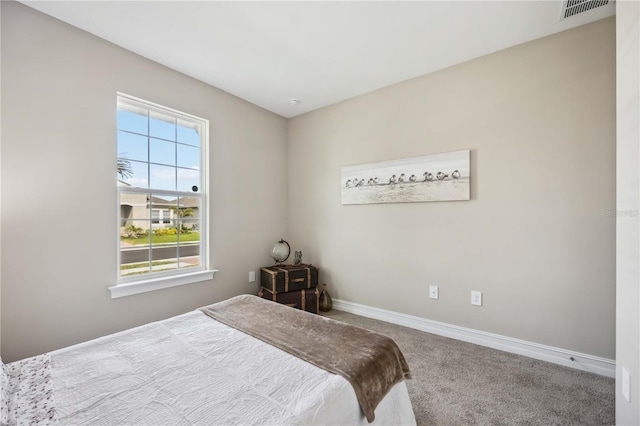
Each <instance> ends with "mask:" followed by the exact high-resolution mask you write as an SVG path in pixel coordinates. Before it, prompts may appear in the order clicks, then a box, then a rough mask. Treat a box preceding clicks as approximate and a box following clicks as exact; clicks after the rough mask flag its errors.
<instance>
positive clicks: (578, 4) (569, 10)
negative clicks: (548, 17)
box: [560, 0, 613, 21]
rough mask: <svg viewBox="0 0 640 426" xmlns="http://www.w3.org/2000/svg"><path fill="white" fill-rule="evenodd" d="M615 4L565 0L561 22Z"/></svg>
mask: <svg viewBox="0 0 640 426" xmlns="http://www.w3.org/2000/svg"><path fill="white" fill-rule="evenodd" d="M610 3H613V0H565V1H563V2H562V10H561V13H560V20H561V21H562V20H563V19H567V18H571V17H572V16H575V15H578V14H580V13H583V12H586V11H588V10H592V9H596V8H598V7H602V6H606V5H608V4H610Z"/></svg>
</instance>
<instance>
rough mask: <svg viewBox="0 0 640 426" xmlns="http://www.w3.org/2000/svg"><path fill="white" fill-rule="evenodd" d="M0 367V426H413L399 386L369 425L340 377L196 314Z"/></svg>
mask: <svg viewBox="0 0 640 426" xmlns="http://www.w3.org/2000/svg"><path fill="white" fill-rule="evenodd" d="M238 297H239V298H250V301H251V302H252V303H253V302H254V299H257V300H259V301H260V302H257V303H267V304H270V306H271V305H272V306H274V307H275V306H278V307H279V308H278V309H280V307H281V308H284V309H286V310H287V311H296V312H300V314H305V315H307V316H309V315H312V314H309V313H305V312H301V311H297V310H294V309H291V308H287V307H284V306H282V305H278V304H276V303H274V302H270V301H266V300H262V299H259V298H257V297H255V296H238ZM233 299H236V298H233ZM233 299H230V300H233ZM221 303H224V302H221ZM217 305H218V304H215V305H212V306H213V307H216V306H217ZM319 318H321V317H319ZM305 319H306V318H305ZM321 319H322V320H323V321H331V320H329V319H327V318H321ZM298 331H299V330H298ZM2 367H3V373H5V374H4V375H3V376H4V379H3V383H2V387H3V392H2V394H3V395H0V397H2V398H3V399H4V401H3V404H2V405H3V407H2V415H3V417H4V419H5V421H6V422H8V423H9V424H12V423H16V424H18V425H21V424H42V425H46V424H56V423H57V424H61V425H65V424H73V425H126V424H131V425H223V424H241V425H244V424H269V425H295V424H297V425H312V424H330V425H338V424H348V425H357V424H363V425H366V424H393V425H411V424H415V417H414V414H413V410H412V407H411V402H410V400H409V396H408V393H407V388H406V385H405V382H404V380H401V381H399V382H397V383H395V384H394V385H393V386H392V387H391V388H390V390H389V391H388V392H387V393H386V396H384V398H383V399H382V400H381V401H380V402H379V403H378V404H377V406H376V407H375V420H374V421H373V422H372V423H369V422H368V421H367V418H366V417H365V415H364V414H363V409H362V408H361V405H360V404H359V398H360V395H358V396H357V395H356V392H355V391H354V387H353V386H352V384H351V383H350V382H349V381H348V380H347V379H345V378H344V377H342V376H341V375H339V374H333V373H330V372H328V371H326V370H324V369H321V368H319V367H317V366H315V365H312V364H311V363H309V362H307V361H303V360H302V359H300V358H298V357H296V356H293V355H291V354H290V353H287V352H285V351H283V350H282V349H279V348H277V347H275V346H272V345H271V344H268V343H266V342H265V341H263V340H261V339H259V338H256V337H253V336H251V335H249V334H246V333H245V332H242V331H239V330H238V329H236V328H234V327H231V326H229V325H225V324H223V323H222V322H220V321H217V320H214V319H213V318H211V317H210V316H209V315H207V314H205V313H204V312H203V311H202V310H195V311H193V312H189V313H186V314H183V315H179V316H176V317H173V318H169V319H167V320H163V321H159V322H154V323H150V324H147V325H143V326H140V327H136V328H133V329H130V330H127V331H123V332H120V333H116V334H113V335H109V336H105V337H102V338H98V339H95V340H91V341H89V342H85V343H81V344H78V345H74V346H70V347H67V348H64V349H60V350H57V351H54V352H51V353H48V354H44V355H40V356H37V357H33V358H29V359H26V360H22V361H18V362H15V363H11V364H8V365H6V366H5V365H4V364H3V365H2ZM8 411H10V413H9V414H7V412H8ZM370 420H371V419H370Z"/></svg>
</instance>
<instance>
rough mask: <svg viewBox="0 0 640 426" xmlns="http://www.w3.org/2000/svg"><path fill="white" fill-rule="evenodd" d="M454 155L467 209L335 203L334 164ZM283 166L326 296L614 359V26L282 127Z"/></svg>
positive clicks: (298, 235)
mask: <svg viewBox="0 0 640 426" xmlns="http://www.w3.org/2000/svg"><path fill="white" fill-rule="evenodd" d="M398 66H401V64H399V65H398ZM463 149H471V173H472V184H471V198H472V199H471V201H462V202H435V203H406V204H379V205H341V203H340V182H339V180H340V168H341V166H345V165H353V164H360V163H368V162H376V161H382V160H391V159H400V158H407V157H413V156H421V155H427V154H433V153H440V152H448V151H456V150H463ZM288 161H289V176H290V179H289V219H290V220H289V223H290V231H289V235H290V238H291V241H290V242H291V243H292V244H293V245H295V246H296V247H301V248H302V251H303V252H304V253H305V256H306V257H307V258H308V259H309V260H310V261H312V262H313V263H314V264H317V265H319V266H320V268H321V269H320V270H321V280H322V281H323V282H327V283H329V285H330V287H329V288H330V290H331V293H332V296H333V297H334V298H338V299H343V300H346V301H351V302H356V303H360V304H364V305H369V306H373V307H378V308H383V309H388V310H392V311H396V312H401V313H406V314H411V315H416V316H420V317H424V318H428V319H431V320H436V321H442V322H445V323H449V324H455V325H459V326H463V327H469V328H472V329H476V330H482V331H486V332H492V333H497V334H501V335H505V336H510V337H514V338H519V339H524V340H527V341H532V342H537V343H541V344H546V345H551V346H555V347H560V348H564V349H569V350H574V351H579V352H584V353H587V354H592V355H596V356H601V357H606V358H615V217H614V216H613V215H608V214H607V213H608V212H613V211H614V210H615V208H616V203H615V21H614V19H613V18H610V19H606V20H602V21H599V22H596V23H593V24H590V25H587V26H583V27H579V28H577V29H574V30H570V31H566V32H563V33H560V34H557V35H554V36H551V37H547V38H544V39H540V40H537V41H533V42H530V43H527V44H524V45H520V46H517V47H514V48H511V49H508V50H504V51H501V52H498V53H495V54H492V55H488V56H485V57H482V58H479V59H476V60H473V61H470V62H467V63H463V64H461V65H457V66H454V67H451V68H448V69H445V70H442V71H439V72H435V73H432V74H429V75H426V76H423V77H420V78H416V79H413V80H410V81H407V82H404V83H400V84H397V85H393V86H390V87H387V88H384V89H381V90H378V91H375V92H373V93H370V94H367V95H364V96H360V97H357V98H354V99H351V100H348V101H345V102H342V103H340V104H337V105H333V106H330V107H327V108H324V109H321V110H317V111H315V112H311V113H308V114H305V115H302V116H299V117H296V118H294V119H291V120H290V121H289V158H288ZM430 284H433V285H438V286H439V287H440V299H439V300H430V299H429V298H428V286H429V285H430ZM471 290H479V291H482V292H483V296H484V306H482V307H475V306H471V304H470V291H471Z"/></svg>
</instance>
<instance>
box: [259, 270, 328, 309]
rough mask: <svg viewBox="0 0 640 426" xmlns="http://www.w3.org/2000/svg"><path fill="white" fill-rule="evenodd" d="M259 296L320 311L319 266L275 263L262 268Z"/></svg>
mask: <svg viewBox="0 0 640 426" xmlns="http://www.w3.org/2000/svg"><path fill="white" fill-rule="evenodd" d="M260 286H261V287H260V292H259V293H258V296H260V297H262V298H263V299H268V300H273V301H275V302H278V303H282V304H284V305H287V306H292V307H294V308H298V309H302V310H303V311H307V312H312V313H314V314H317V313H318V309H319V299H320V297H319V296H320V292H319V291H318V268H316V267H315V266H313V265H310V264H309V265H306V264H304V263H303V264H300V265H274V266H268V267H264V268H261V269H260Z"/></svg>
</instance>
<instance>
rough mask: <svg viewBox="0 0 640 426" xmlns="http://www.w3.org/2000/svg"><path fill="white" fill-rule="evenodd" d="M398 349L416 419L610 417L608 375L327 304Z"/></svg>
mask: <svg viewBox="0 0 640 426" xmlns="http://www.w3.org/2000/svg"><path fill="white" fill-rule="evenodd" d="M324 315H326V316H328V317H330V318H333V319H335V320H338V321H343V322H346V323H349V324H353V325H356V326H359V327H362V328H366V329H369V330H372V331H376V332H378V333H381V334H385V335H387V336H389V337H391V338H392V339H393V340H395V341H396V343H397V344H398V346H399V347H400V349H401V350H402V352H403V354H404V356H405V358H406V360H407V362H408V364H409V367H410V368H411V375H412V379H411V380H408V381H407V388H408V390H409V397H410V398H411V403H412V404H413V411H414V413H415V416H416V421H417V423H418V425H434V426H439V425H443V426H445V425H447V426H448V425H545V426H548V425H613V424H614V423H615V385H614V380H613V379H611V378H608V377H603V376H599V375H596V374H592V373H587V372H584V371H580V370H576V369H573V368H569V367H563V366H560V365H557V364H552V363H548V362H544V361H538V360H535V359H532V358H528V357H524V356H520V355H515V354H511V353H507V352H502V351H499V350H496V349H491V348H486V347H484V346H478V345H474V344H472V343H466V342H462V341H459V340H454V339H450V338H447V337H442V336H437V335H435V334H429V333H425V332H422V331H418V330H414V329H411V328H407V327H402V326H399V325H395V324H390V323H387V322H384V321H378V320H374V319H370V318H365V317H361V316H358V315H353V314H349V313H346V312H341V311H337V310H335V309H334V310H332V311H330V312H328V313H324Z"/></svg>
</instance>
